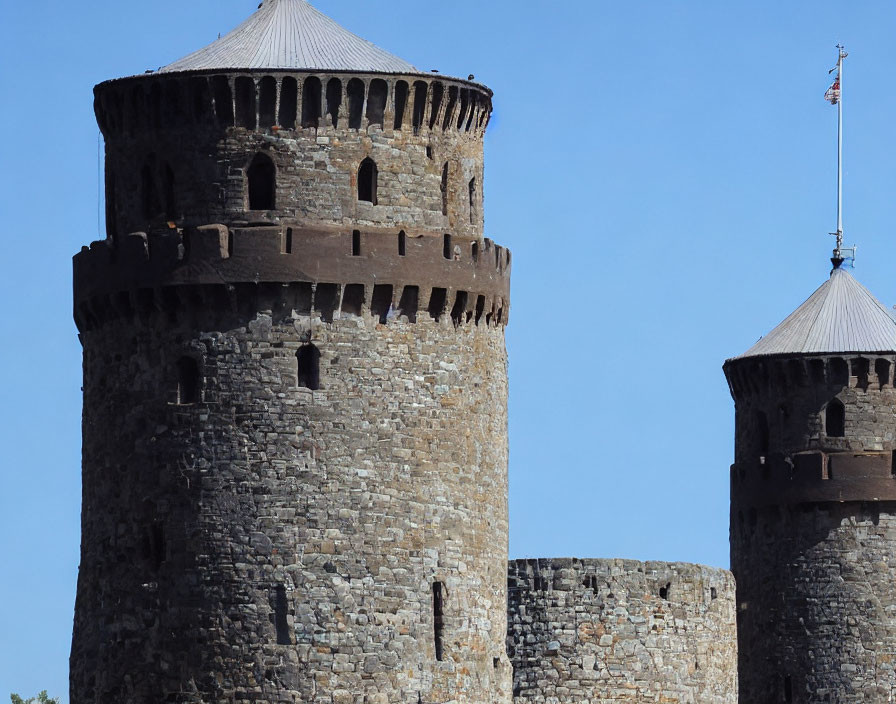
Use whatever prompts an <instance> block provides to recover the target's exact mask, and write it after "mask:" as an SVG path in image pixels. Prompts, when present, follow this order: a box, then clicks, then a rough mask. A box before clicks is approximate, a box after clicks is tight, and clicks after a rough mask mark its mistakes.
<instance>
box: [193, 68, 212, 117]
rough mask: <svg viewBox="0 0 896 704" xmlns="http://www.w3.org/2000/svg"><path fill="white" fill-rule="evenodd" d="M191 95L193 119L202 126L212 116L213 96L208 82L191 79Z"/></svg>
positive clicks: (200, 79) (201, 79)
mask: <svg viewBox="0 0 896 704" xmlns="http://www.w3.org/2000/svg"><path fill="white" fill-rule="evenodd" d="M190 94H191V95H192V96H193V101H192V102H193V119H194V120H195V121H196V122H197V123H200V124H201V123H204V122H207V121H208V119H209V118H210V117H211V114H212V96H211V93H209V89H208V80H207V79H205V78H193V79H191V80H190Z"/></svg>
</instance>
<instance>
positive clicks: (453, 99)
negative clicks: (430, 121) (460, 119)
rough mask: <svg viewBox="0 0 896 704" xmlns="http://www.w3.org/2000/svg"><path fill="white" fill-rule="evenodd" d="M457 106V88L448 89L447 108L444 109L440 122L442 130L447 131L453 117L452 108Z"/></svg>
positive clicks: (450, 87)
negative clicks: (443, 117)
mask: <svg viewBox="0 0 896 704" xmlns="http://www.w3.org/2000/svg"><path fill="white" fill-rule="evenodd" d="M456 105H457V86H449V88H448V106H447V107H446V108H445V119H443V120H442V130H447V129H448V125H450V124H451V118H452V117H453V116H454V108H455V106H456Z"/></svg>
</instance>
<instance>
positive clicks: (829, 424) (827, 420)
mask: <svg viewBox="0 0 896 704" xmlns="http://www.w3.org/2000/svg"><path fill="white" fill-rule="evenodd" d="M824 433H825V435H827V436H828V437H829V438H842V437H843V436H844V435H846V409H845V408H844V407H843V404H842V403H841V402H840V399H836V398H832V399H831V400H830V401H829V402H828V405H827V406H826V407H825V409H824Z"/></svg>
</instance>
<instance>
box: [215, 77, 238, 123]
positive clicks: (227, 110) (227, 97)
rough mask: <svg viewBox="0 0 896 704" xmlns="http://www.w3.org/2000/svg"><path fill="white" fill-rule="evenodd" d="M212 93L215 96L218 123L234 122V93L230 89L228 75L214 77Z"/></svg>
mask: <svg viewBox="0 0 896 704" xmlns="http://www.w3.org/2000/svg"><path fill="white" fill-rule="evenodd" d="M212 93H213V94H214V98H215V115H216V116H217V118H218V124H219V125H222V126H225V127H226V126H228V125H232V124H233V93H232V92H231V90H230V81H228V80H227V76H215V77H214V78H212Z"/></svg>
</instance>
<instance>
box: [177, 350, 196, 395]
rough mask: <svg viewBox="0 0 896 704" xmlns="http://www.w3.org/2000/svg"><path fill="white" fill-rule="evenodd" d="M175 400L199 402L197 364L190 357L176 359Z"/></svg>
mask: <svg viewBox="0 0 896 704" xmlns="http://www.w3.org/2000/svg"><path fill="white" fill-rule="evenodd" d="M177 402H178V403H179V404H180V405H182V406H183V405H186V404H189V403H199V364H198V363H197V362H196V360H195V359H193V358H192V357H181V358H180V359H179V360H178V361H177Z"/></svg>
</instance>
